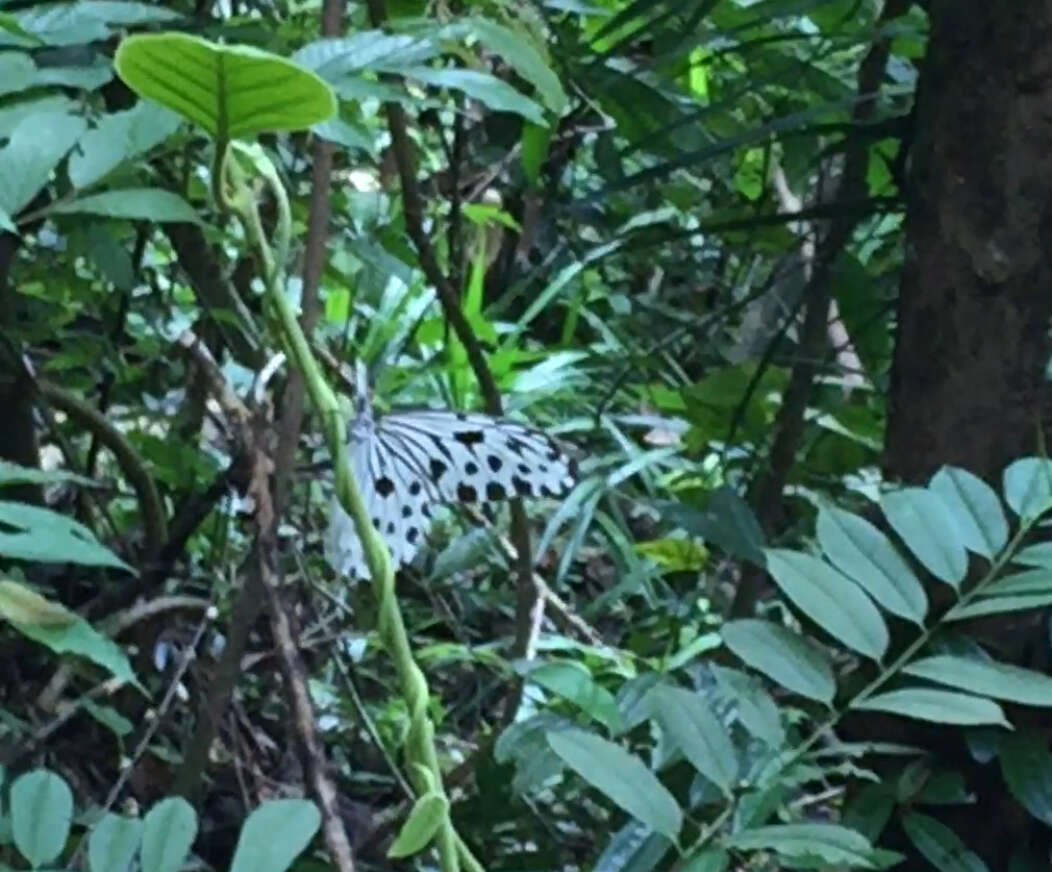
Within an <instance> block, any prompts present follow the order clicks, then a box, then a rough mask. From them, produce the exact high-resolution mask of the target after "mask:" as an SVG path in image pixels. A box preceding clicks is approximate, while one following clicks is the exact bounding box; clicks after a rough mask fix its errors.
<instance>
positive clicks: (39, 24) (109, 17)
mask: <svg viewBox="0 0 1052 872" xmlns="http://www.w3.org/2000/svg"><path fill="white" fill-rule="evenodd" d="M178 17H179V13H178V12H176V11H175V10H172V9H166V8H165V7H164V6H159V5H156V4H153V3H133V2H127V0H78V2H76V3H41V4H39V5H35V6H33V7H31V8H29V9H26V10H25V11H24V12H20V13H19V14H18V21H19V24H21V26H22V27H23V28H25V30H27V31H28V32H29V33H31V34H33V35H34V36H36V37H37V38H38V39H40V40H41V41H42V42H44V43H46V44H48V45H55V46H65V45H81V44H83V43H86V42H94V41H101V40H105V39H107V38H108V37H109V36H110V35H111V34H112V33H113V32H114V30H115V29H117V28H121V27H130V26H134V25H141V24H149V23H154V22H160V21H172V20H174V19H176V18H178Z"/></svg>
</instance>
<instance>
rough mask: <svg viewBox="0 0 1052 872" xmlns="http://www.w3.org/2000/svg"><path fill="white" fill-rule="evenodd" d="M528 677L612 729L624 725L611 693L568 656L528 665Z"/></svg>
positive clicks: (617, 729)
mask: <svg viewBox="0 0 1052 872" xmlns="http://www.w3.org/2000/svg"><path fill="white" fill-rule="evenodd" d="M528 677H529V679H530V681H533V682H536V683H537V684H539V685H540V686H541V687H544V688H547V689H548V690H550V691H551V692H552V693H555V694H558V695H559V696H561V697H563V698H564V699H567V700H569V701H570V702H572V703H573V704H574V705H576V706H578V708H580V709H581V711H583V712H585V713H586V714H588V715H590V716H591V717H593V718H595V719H596V720H597V721H599V723H601V724H602V725H603V726H605V727H606V728H607V729H609V730H610V731H611V732H614V733H616V732H619V731H620V730H622V729H623V728H624V722H623V720H622V719H621V712H620V710H619V709H618V707H617V701H616V700H615V699H614V696H613V694H612V693H610V691H608V690H607V689H606V688H605V687H603V686H602V685H599V684H597V683H596V682H595V681H594V680H593V679H592V676H591V675H590V674H589V673H588V670H587V669H586V668H585V667H584V666H582V665H581V664H580V663H577V662H575V661H568V660H567V661H563V662H560V663H545V664H542V665H540V666H538V667H536V668H535V669H531V670H530V671H529V673H528Z"/></svg>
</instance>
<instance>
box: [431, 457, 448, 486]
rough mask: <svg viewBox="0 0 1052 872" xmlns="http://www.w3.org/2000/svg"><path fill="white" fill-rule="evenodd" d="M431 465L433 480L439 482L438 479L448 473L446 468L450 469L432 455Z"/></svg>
mask: <svg viewBox="0 0 1052 872" xmlns="http://www.w3.org/2000/svg"><path fill="white" fill-rule="evenodd" d="M430 466H431V481H433V482H434V483H435V484H438V480H439V479H440V478H442V476H443V475H445V474H446V470H447V469H449V467H448V466H446V464H445V463H443V462H442V461H441V460H439V459H438V458H436V457H432V458H431V461H430Z"/></svg>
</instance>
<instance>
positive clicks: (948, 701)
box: [851, 687, 1011, 727]
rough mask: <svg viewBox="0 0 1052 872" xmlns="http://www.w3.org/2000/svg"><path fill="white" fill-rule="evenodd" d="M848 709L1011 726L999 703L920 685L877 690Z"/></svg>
mask: <svg viewBox="0 0 1052 872" xmlns="http://www.w3.org/2000/svg"><path fill="white" fill-rule="evenodd" d="M851 708H853V709H857V710H861V711H878V712H891V713H892V714H896V715H904V716H906V717H910V718H916V719H917V720H921V721H934V722H935V723H937V724H960V725H962V726H970V727H974V726H979V725H981V724H998V725H1000V726H1003V727H1010V726H1011V725H1010V724H1009V723H1008V721H1007V720H1005V716H1004V712H1003V711H1001V706H999V705H998V704H997V703H995V702H993V701H991V700H988V699H982V698H981V697H978V696H969V695H967V694H964V693H953V692H952V691H949V690H933V689H929V688H923V687H909V688H905V689H903V690H892V691H889V692H888V693H881V694H878V695H877V696H871V697H869V698H868V699H865V700H862V701H860V702H853V703H852V704H851Z"/></svg>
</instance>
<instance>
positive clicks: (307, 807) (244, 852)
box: [230, 799, 321, 872]
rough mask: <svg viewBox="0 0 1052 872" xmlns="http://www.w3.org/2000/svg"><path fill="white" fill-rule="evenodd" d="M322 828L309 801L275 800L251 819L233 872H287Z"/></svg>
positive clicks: (236, 853)
mask: <svg viewBox="0 0 1052 872" xmlns="http://www.w3.org/2000/svg"><path fill="white" fill-rule="evenodd" d="M320 825H321V813H320V812H319V811H318V807H317V806H316V805H315V804H314V803H313V802H311V801H310V800H307V799H273V800H270V801H269V802H265V803H263V804H262V805H261V806H260V807H259V808H257V809H256V810H255V811H253V812H252V814H250V815H249V816H248V820H246V821H245V824H244V826H243V827H242V828H241V835H239V836H238V839H237V848H235V849H234V860H233V862H232V863H231V864H230V872H285V870H287V869H288V868H289V866H291V865H292V861H293V860H295V859H296V858H297V857H298V856H299V855H300V853H301V852H302V851H303V849H304V848H306V847H307V845H309V844H310V841H311V839H313V838H314V834H315V833H316V832H318V827H319V826H320Z"/></svg>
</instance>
